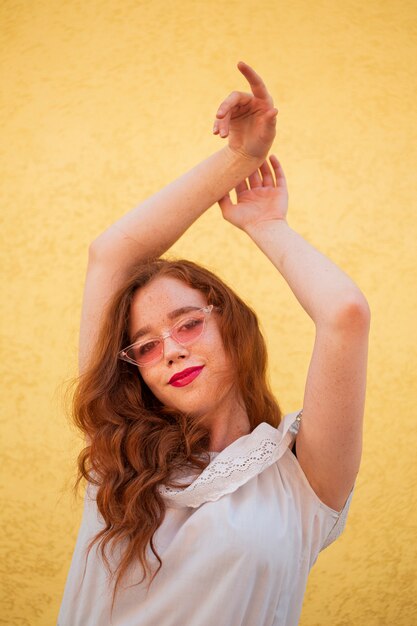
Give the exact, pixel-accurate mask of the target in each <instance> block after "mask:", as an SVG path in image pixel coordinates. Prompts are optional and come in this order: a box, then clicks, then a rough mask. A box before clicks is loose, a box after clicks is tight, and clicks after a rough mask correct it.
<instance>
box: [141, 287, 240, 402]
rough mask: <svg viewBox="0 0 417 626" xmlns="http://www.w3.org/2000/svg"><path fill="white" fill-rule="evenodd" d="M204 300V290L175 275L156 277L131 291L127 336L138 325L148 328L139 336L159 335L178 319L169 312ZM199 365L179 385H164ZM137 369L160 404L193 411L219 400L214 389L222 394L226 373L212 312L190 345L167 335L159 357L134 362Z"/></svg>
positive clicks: (227, 365) (227, 366) (200, 304)
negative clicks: (149, 361) (187, 381)
mask: <svg viewBox="0 0 417 626" xmlns="http://www.w3.org/2000/svg"><path fill="white" fill-rule="evenodd" d="M206 305H207V300H206V297H205V295H204V294H203V293H202V292H200V291H198V290H197V289H193V288H192V287H190V286H189V285H186V284H185V283H183V282H182V281H180V280H178V279H176V278H171V277H161V278H156V279H154V280H152V282H151V283H149V284H147V285H145V287H143V288H141V289H140V290H139V291H138V292H137V293H136V294H135V296H134V299H133V302H132V307H131V314H130V321H129V333H130V337H131V339H132V338H133V337H134V335H135V333H137V331H138V330H140V329H147V332H146V334H145V335H143V336H141V337H140V340H146V339H149V338H151V337H155V336H159V335H161V334H162V333H164V332H167V331H169V330H170V329H171V327H172V326H173V324H174V323H175V322H176V321H178V319H181V317H180V318H175V317H172V315H173V312H174V311H176V310H178V309H180V308H183V307H189V306H193V307H198V308H202V307H204V306H206ZM183 316H184V315H183ZM183 316H182V317H183ZM200 366H203V369H202V370H201V372H200V374H199V375H198V376H197V377H196V378H195V379H194V380H193V381H192V382H191V383H190V384H187V385H186V386H183V387H174V386H172V385H171V384H169V380H170V378H171V377H172V376H173V375H174V374H176V373H178V372H182V371H183V370H185V369H187V368H192V367H200ZM139 372H140V374H141V376H142V378H143V380H144V382H145V383H146V385H147V386H148V387H149V388H150V390H151V391H152V392H153V394H154V395H155V396H156V397H157V398H158V399H159V400H160V402H162V404H164V405H165V406H168V407H172V408H175V409H178V410H182V411H187V412H195V413H200V412H204V411H206V410H209V406H210V405H211V404H213V402H214V401H217V402H218V401H219V394H222V393H223V391H222V388H223V387H224V386H225V382H226V381H227V379H228V378H230V374H231V365H230V360H229V358H228V356H227V355H226V352H225V350H224V347H223V341H222V338H221V334H220V330H219V327H218V323H217V319H216V314H215V313H214V312H212V313H211V314H210V315H209V316H208V318H207V320H206V326H205V330H204V332H203V333H202V335H200V337H199V338H198V339H197V340H196V341H194V342H193V343H191V344H187V345H185V346H182V345H180V344H179V343H177V342H176V341H175V340H174V339H173V338H172V337H168V338H165V339H164V354H163V356H162V358H161V359H160V360H159V361H157V362H156V363H153V364H150V365H147V366H139Z"/></svg>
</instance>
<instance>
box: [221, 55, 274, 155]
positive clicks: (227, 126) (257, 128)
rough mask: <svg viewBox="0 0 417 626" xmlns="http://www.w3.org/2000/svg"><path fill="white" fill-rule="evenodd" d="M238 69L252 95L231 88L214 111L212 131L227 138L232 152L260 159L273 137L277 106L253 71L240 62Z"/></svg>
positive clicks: (266, 152) (268, 147)
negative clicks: (215, 112)
mask: <svg viewBox="0 0 417 626" xmlns="http://www.w3.org/2000/svg"><path fill="white" fill-rule="evenodd" d="M238 68H239V70H240V71H241V72H242V74H243V75H244V77H245V78H246V79H247V81H248V82H249V85H250V88H251V90H252V94H250V93H244V92H241V91H232V93H231V94H230V95H229V96H228V97H227V98H226V99H225V100H223V102H222V103H221V105H220V106H219V108H218V110H217V114H216V119H215V122H214V126H213V133H214V134H215V135H220V137H223V138H224V137H229V148H230V149H231V150H233V151H234V152H236V153H239V154H241V155H244V156H246V157H248V158H252V159H258V160H259V161H260V162H262V161H264V159H265V158H266V156H267V154H268V152H269V149H270V147H271V145H272V142H273V140H274V137H275V124H276V116H277V113H278V109H276V108H274V103H273V100H272V97H271V96H270V95H269V93H268V91H267V89H266V87H265V85H264V82H263V80H262V78H261V77H260V76H259V75H258V74H257V73H256V72H255V70H253V69H252V68H251V67H250V66H249V65H247V64H246V63H243V62H242V61H241V62H240V63H238Z"/></svg>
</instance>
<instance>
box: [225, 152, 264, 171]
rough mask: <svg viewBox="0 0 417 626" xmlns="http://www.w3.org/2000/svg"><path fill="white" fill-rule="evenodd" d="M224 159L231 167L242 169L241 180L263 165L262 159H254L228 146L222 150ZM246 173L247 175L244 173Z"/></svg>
mask: <svg viewBox="0 0 417 626" xmlns="http://www.w3.org/2000/svg"><path fill="white" fill-rule="evenodd" d="M222 151H223V153H224V155H225V158H226V159H227V160H228V161H229V162H230V163H231V164H233V165H237V166H239V167H241V169H242V178H246V177H247V176H249V175H250V174H252V173H253V172H254V171H255V170H257V169H258V168H259V167H260V166H261V165H262V163H263V161H264V159H260V158H259V157H254V156H252V155H249V154H247V153H246V152H244V151H242V150H235V149H233V148H231V147H230V146H229V145H226V146H224V147H223V148H222ZM245 172H247V173H245Z"/></svg>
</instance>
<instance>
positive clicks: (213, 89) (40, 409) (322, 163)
mask: <svg viewBox="0 0 417 626" xmlns="http://www.w3.org/2000/svg"><path fill="white" fill-rule="evenodd" d="M0 24H1V25H0V58H1V85H2V98H1V106H2V108H1V119H0V123H1V148H0V149H1V163H0V168H1V173H2V175H1V197H2V200H1V207H2V215H3V222H4V223H3V237H2V239H3V245H2V248H1V257H0V260H1V268H2V296H3V297H2V357H1V380H2V383H3V392H2V393H3V396H2V418H1V423H2V429H3V435H2V459H3V461H2V469H3V471H4V478H3V480H2V483H1V502H2V506H1V515H2V520H1V521H2V527H3V532H2V533H1V535H0V547H1V555H0V568H1V576H2V585H1V587H2V599H1V607H0V624H9V625H13V626H45V625H49V624H51V625H52V624H55V621H56V617H57V613H58V609H59V605H60V601H61V597H62V592H63V588H64V584H65V580H66V576H67V572H68V568H69V564H70V559H71V555H72V551H73V548H74V544H75V539H76V535H77V530H78V524H79V520H80V514H81V500H80V501H78V502H73V501H72V499H71V494H70V492H69V487H70V485H71V483H72V480H73V478H74V475H75V459H76V455H77V452H78V450H79V449H80V446H81V443H80V440H79V438H78V437H77V435H76V433H75V432H74V431H73V430H72V429H71V427H70V425H69V423H68V421H67V419H66V417H65V415H64V412H63V409H62V406H61V400H60V394H61V387H62V382H63V381H64V380H65V379H67V378H68V377H70V376H71V375H73V374H75V372H76V353H77V338H78V324H79V316H80V305H81V297H82V289H83V281H84V272H85V267H86V259H87V248H88V244H89V242H90V241H91V240H92V239H93V238H94V237H96V236H97V235H98V234H99V233H100V232H101V231H102V230H103V229H104V228H105V227H107V226H108V225H109V224H110V223H111V222H112V221H114V220H115V219H117V218H118V217H119V216H120V215H122V214H123V213H124V212H126V211H128V210H129V209H130V208H132V206H135V205H136V204H138V203H139V202H140V201H141V200H142V199H143V198H145V197H146V196H148V195H149V194H151V193H153V192H154V191H156V190H157V189H159V188H160V187H161V186H162V185H164V184H166V183H168V182H169V181H171V180H172V179H173V178H175V177H176V176H177V175H179V174H181V173H182V172H184V171H185V170H187V169H189V168H190V167H191V166H193V165H194V164H195V163H197V162H198V161H200V160H201V159H203V158H204V157H206V156H208V155H209V154H210V153H211V152H212V151H214V150H216V149H217V148H218V147H220V145H222V143H221V140H220V139H219V138H218V137H214V136H212V134H211V127H212V121H213V115H214V113H215V111H216V108H217V105H218V104H219V102H220V100H221V99H222V98H223V97H224V96H225V95H226V94H228V93H229V92H230V91H231V90H233V89H244V90H246V85H245V82H244V80H243V78H242V77H241V75H240V74H239V72H238V71H237V69H236V63H237V61H239V60H240V59H243V60H245V61H247V62H248V63H250V64H252V65H253V66H254V67H255V68H256V69H257V70H258V71H259V72H260V73H261V74H262V75H263V76H264V78H265V80H266V82H267V84H268V86H269V88H270V90H271V92H272V93H273V95H274V97H275V101H276V104H277V106H278V108H279V111H280V112H279V116H278V134H277V138H276V141H275V144H274V151H275V152H276V154H277V155H278V157H279V158H280V159H281V161H282V163H283V166H284V169H285V172H286V175H287V179H288V184H289V190H290V210H289V215H288V219H289V223H290V225H291V226H292V227H293V228H295V229H296V230H298V231H299V232H300V233H301V234H302V235H303V236H304V237H305V238H307V239H308V240H309V241H310V242H311V243H312V244H313V245H315V246H317V247H318V248H319V249H320V250H321V251H323V252H324V253H325V254H327V255H328V256H329V257H330V258H331V259H333V260H334V261H335V262H336V263H337V264H339V265H340V266H341V267H342V268H343V269H345V271H346V272H347V273H348V274H350V275H351V276H352V277H353V278H354V280H356V282H357V283H358V284H359V286H360V287H361V289H362V290H363V291H364V293H365V295H366V297H367V298H368V301H369V303H370V306H371V310H372V330H371V340H370V362H369V375H368V395H367V403H366V414H365V428H364V452H363V461H362V466H361V471H360V474H359V477H358V480H357V487H356V494H355V496H354V499H353V502H352V506H351V512H350V515H349V521H348V525H347V528H346V530H345V532H344V534H343V535H342V537H341V538H340V539H339V540H338V541H337V542H336V543H335V544H333V545H332V546H331V547H329V548H328V549H326V550H325V551H324V552H323V553H322V554H321V556H320V557H319V560H318V562H317V564H316V565H315V567H314V568H313V570H312V573H311V575H310V579H309V583H308V588H307V593H306V597H305V602H304V607H303V612H302V618H301V626H348V625H355V626H356V625H361V626H362V624H364V625H366V626H380V625H385V624H394V623H395V624H396V626H411V625H412V624H415V623H417V607H416V603H415V600H414V599H413V598H415V597H416V594H417V588H416V556H417V555H416V542H415V537H416V535H415V530H416V521H417V513H416V508H415V507H412V499H413V496H414V497H415V483H416V460H415V459H416V456H415V450H414V445H415V444H416V422H417V420H416V409H415V391H416V378H415V370H416V367H415V364H416V355H417V341H416V335H415V325H414V324H413V316H415V311H416V304H417V303H416V287H415V285H416V280H417V274H416V266H415V260H416V259H415V248H416V238H417V233H416V216H415V212H416V200H415V198H416V191H417V190H416V184H415V181H416V174H415V166H416V156H417V155H416V152H417V149H416V145H417V142H416V139H417V137H416V114H415V99H416V93H417V89H416V88H417V84H416V82H417V81H416V64H415V59H416V58H417V49H416V48H417V45H416V42H417V37H416V35H417V28H416V24H417V6H416V4H415V2H414V1H413V0H410V1H405V0H386V1H382V0H367V1H366V2H362V1H361V0H344V1H343V2H342V1H340V2H337V1H335V0H316V1H315V2H310V1H309V0H292V1H291V2H279V1H276V0H274V1H272V0H268V1H266V2H262V1H257V0H240V1H237V0H228V1H227V2H220V1H219V0H215V1H210V0H203V1H192V0H181V1H180V0H177V1H176V2H175V1H172V0H171V1H170V0H153V1H152V2H151V1H147V2H144V1H139V0H137V1H134V0H125V1H124V0H113V1H112V0H101V1H100V2H99V1H98V0H96V1H92V0H84V1H81V0H79V1H73V2H68V1H67V2H65V1H63V2H55V1H53V0H49V1H45V0H37V1H36V0H28V1H27V2H22V1H17V0H16V1H13V0H3V1H2V3H1V5H0ZM174 252H175V253H176V254H178V255H181V256H186V257H189V258H191V259H193V260H196V261H200V262H202V263H205V264H206V265H208V266H209V267H211V268H212V269H214V270H215V271H217V272H218V273H219V274H220V275H221V276H222V277H223V278H224V279H226V280H227V281H229V283H231V284H232V285H233V286H234V287H235V288H236V289H237V291H238V292H239V293H240V294H241V295H242V296H243V297H244V298H246V300H247V301H248V302H249V303H250V304H252V305H253V306H254V307H255V308H256V310H257V311H258V312H259V316H260V318H261V321H262V325H263V328H264V330H265V333H266V335H267V339H268V341H269V345H270V364H271V367H270V369H271V377H272V380H273V385H274V389H275V391H276V393H277V395H278V397H279V399H280V402H281V405H282V408H283V409H284V411H286V412H289V411H292V410H295V409H297V408H298V407H299V406H300V404H301V401H302V397H303V390H304V382H305V377H306V374H307V367H308V363H309V358H310V355H311V350H312V346H313V334H314V327H313V324H312V322H311V320H310V319H309V318H308V317H307V316H306V314H305V313H304V311H303V310H302V309H301V307H300V305H299V304H298V302H297V301H296V300H295V298H294V296H293V294H292V293H291V291H290V290H289V288H288V286H287V285H286V283H285V282H284V281H283V279H282V278H281V277H280V276H279V275H278V273H277V272H276V270H274V268H273V267H272V265H270V264H269V262H268V261H267V260H266V259H265V258H263V256H262V254H261V252H260V251H259V250H258V249H257V248H256V247H255V246H254V245H253V244H252V243H251V242H250V240H249V238H247V237H246V236H245V235H244V233H242V232H239V231H238V230H237V229H233V227H232V226H231V225H230V224H227V223H226V222H224V221H222V219H221V215H220V210H219V209H218V207H214V208H212V209H211V210H210V212H208V213H207V214H206V215H205V216H204V217H203V218H202V219H201V220H200V221H199V222H197V223H196V224H195V225H194V227H193V228H192V229H191V230H190V231H189V232H188V233H187V234H186V235H185V236H184V237H183V238H182V239H181V240H180V241H179V242H178V244H177V245H176V246H175V248H174ZM254 626H256V625H254Z"/></svg>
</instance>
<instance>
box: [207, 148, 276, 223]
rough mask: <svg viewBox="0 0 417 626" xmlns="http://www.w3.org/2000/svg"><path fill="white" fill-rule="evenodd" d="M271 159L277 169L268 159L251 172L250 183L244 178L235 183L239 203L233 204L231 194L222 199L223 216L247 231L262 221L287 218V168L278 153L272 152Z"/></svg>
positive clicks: (220, 202) (220, 201)
mask: <svg viewBox="0 0 417 626" xmlns="http://www.w3.org/2000/svg"><path fill="white" fill-rule="evenodd" d="M269 160H270V162H271V165H272V168H273V171H272V170H271V167H270V165H269V163H268V161H264V162H263V163H262V165H261V166H260V168H259V171H258V170H256V171H255V172H254V173H253V174H251V176H249V179H248V180H249V185H248V184H247V182H246V180H242V181H241V182H240V183H239V184H238V185H237V187H235V190H236V195H237V204H233V202H232V200H231V198H230V194H226V195H225V196H223V198H220V200H219V201H218V202H219V205H220V208H221V210H222V213H223V217H224V218H225V219H226V220H227V221H228V222H230V223H231V224H233V225H234V226H237V227H238V228H241V229H242V230H244V231H247V230H248V229H250V228H251V227H253V226H256V225H257V224H260V223H261V222H266V221H271V220H274V221H278V220H280V221H284V222H286V216H287V211H288V190H287V182H286V180H285V175H284V171H283V169H282V167H281V164H280V163H279V161H278V159H277V157H276V156H274V155H273V154H271V156H270V158H269ZM274 173H275V179H276V180H274Z"/></svg>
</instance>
